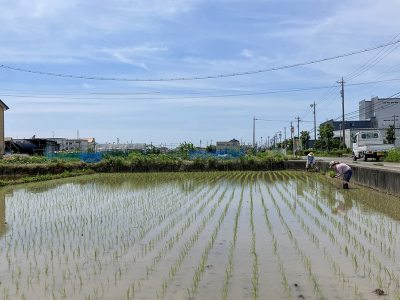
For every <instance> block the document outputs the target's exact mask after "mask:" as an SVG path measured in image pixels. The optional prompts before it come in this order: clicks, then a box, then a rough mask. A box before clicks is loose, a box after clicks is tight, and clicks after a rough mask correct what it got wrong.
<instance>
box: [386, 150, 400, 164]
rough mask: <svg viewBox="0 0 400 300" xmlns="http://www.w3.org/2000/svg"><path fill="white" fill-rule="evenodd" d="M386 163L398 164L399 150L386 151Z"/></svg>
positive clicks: (399, 158)
mask: <svg viewBox="0 0 400 300" xmlns="http://www.w3.org/2000/svg"><path fill="white" fill-rule="evenodd" d="M385 161H387V162H400V149H395V148H392V149H390V150H389V151H388V153H387V156H386V157H385Z"/></svg>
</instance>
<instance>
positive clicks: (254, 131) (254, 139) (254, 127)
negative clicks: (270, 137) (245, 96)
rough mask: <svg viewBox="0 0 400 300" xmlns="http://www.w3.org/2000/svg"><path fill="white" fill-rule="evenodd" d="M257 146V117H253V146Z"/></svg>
mask: <svg viewBox="0 0 400 300" xmlns="http://www.w3.org/2000/svg"><path fill="white" fill-rule="evenodd" d="M255 146H256V117H255V116H254V118H253V148H254V147H255Z"/></svg>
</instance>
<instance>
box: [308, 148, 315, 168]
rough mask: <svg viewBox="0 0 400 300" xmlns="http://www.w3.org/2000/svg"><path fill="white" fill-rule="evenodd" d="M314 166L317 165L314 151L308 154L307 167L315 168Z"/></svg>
mask: <svg viewBox="0 0 400 300" xmlns="http://www.w3.org/2000/svg"><path fill="white" fill-rule="evenodd" d="M314 167H315V157H314V153H312V152H310V153H308V155H307V163H306V169H307V170H308V169H309V168H314Z"/></svg>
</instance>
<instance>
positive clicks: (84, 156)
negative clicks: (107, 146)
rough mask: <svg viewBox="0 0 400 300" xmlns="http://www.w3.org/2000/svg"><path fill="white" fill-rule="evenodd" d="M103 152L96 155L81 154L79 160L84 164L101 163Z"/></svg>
mask: <svg viewBox="0 0 400 300" xmlns="http://www.w3.org/2000/svg"><path fill="white" fill-rule="evenodd" d="M102 154H103V152H98V153H81V157H80V159H81V160H82V161H84V162H89V163H94V162H99V161H101V156H102Z"/></svg>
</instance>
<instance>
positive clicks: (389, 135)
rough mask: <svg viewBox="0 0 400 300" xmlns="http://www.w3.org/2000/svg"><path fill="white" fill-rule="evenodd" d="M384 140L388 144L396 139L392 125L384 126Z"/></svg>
mask: <svg viewBox="0 0 400 300" xmlns="http://www.w3.org/2000/svg"><path fill="white" fill-rule="evenodd" d="M386 140H387V142H388V144H394V141H395V140H396V136H395V130H394V126H393V125H389V126H388V128H386Z"/></svg>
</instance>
